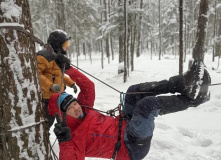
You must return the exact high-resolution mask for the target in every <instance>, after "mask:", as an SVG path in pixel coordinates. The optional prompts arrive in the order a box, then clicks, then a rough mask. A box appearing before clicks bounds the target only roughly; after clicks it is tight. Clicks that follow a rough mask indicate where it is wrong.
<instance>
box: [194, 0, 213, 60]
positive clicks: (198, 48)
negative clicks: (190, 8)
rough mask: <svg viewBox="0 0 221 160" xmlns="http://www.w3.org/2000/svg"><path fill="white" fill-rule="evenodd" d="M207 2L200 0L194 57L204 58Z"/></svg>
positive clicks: (206, 0)
mask: <svg viewBox="0 0 221 160" xmlns="http://www.w3.org/2000/svg"><path fill="white" fill-rule="evenodd" d="M208 3H209V2H208V0H201V2H200V10H199V17H198V28H197V35H196V44H195V46H194V48H193V58H194V59H202V60H204V52H205V39H206V25H207V21H208V18H207V11H208Z"/></svg>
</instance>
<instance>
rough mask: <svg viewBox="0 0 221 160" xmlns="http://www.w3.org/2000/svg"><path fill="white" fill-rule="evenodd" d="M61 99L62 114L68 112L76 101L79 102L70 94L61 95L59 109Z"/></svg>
mask: <svg viewBox="0 0 221 160" xmlns="http://www.w3.org/2000/svg"><path fill="white" fill-rule="evenodd" d="M59 99H60V110H61V111H62V112H66V110H67V109H68V107H69V105H70V104H71V103H72V102H74V101H77V102H78V100H77V99H76V98H75V97H73V96H72V95H71V94H68V93H65V92H63V93H61V95H60V97H58V100H57V105H58V107H59Z"/></svg>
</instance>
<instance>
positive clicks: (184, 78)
mask: <svg viewBox="0 0 221 160" xmlns="http://www.w3.org/2000/svg"><path fill="white" fill-rule="evenodd" d="M204 72H205V69H204V64H203V62H202V61H201V60H195V61H194V62H193V65H192V66H191V67H190V69H189V70H188V71H187V72H185V73H184V74H182V75H178V76H173V77H170V79H169V80H168V81H167V80H163V81H160V82H151V83H149V82H147V83H141V84H140V87H139V89H140V91H141V92H153V93H155V94H152V95H158V94H163V93H169V92H170V93H176V92H178V93H181V94H183V95H186V96H188V97H189V98H191V99H192V100H194V99H196V97H197V96H198V93H199V90H200V87H201V85H202V82H203V81H202V79H203V75H204Z"/></svg>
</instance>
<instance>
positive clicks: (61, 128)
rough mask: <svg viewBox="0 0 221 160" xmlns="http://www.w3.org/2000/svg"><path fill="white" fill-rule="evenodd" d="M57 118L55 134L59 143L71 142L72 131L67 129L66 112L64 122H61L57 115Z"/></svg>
mask: <svg viewBox="0 0 221 160" xmlns="http://www.w3.org/2000/svg"><path fill="white" fill-rule="evenodd" d="M55 117H56V120H57V123H55V125H54V126H55V128H54V133H55V135H56V137H57V139H58V142H59V143H62V142H66V141H69V140H70V139H71V131H70V129H69V128H68V127H67V123H66V112H64V113H63V121H62V122H61V119H60V117H59V115H58V114H57V113H55Z"/></svg>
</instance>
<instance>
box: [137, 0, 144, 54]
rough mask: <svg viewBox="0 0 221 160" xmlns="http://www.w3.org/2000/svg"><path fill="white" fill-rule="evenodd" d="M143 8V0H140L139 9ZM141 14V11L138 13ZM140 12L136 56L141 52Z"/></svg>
mask: <svg viewBox="0 0 221 160" xmlns="http://www.w3.org/2000/svg"><path fill="white" fill-rule="evenodd" d="M142 8H143V0H140V9H142ZM140 14H141V13H140ZM142 17H143V16H142V14H141V15H140V16H139V31H138V36H137V57H140V54H141V32H142V30H141V29H142V27H141V25H142Z"/></svg>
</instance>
